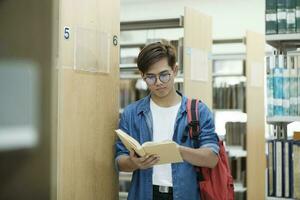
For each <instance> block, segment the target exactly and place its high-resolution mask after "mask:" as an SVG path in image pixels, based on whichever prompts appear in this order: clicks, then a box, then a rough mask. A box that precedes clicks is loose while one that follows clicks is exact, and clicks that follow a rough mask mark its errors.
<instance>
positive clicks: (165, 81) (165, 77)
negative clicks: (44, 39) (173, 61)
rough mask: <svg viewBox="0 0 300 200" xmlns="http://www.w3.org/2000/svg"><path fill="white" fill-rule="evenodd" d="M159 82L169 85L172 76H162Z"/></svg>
mask: <svg viewBox="0 0 300 200" xmlns="http://www.w3.org/2000/svg"><path fill="white" fill-rule="evenodd" d="M159 80H160V81H161V82H163V83H167V82H168V81H169V80H170V74H160V75H159Z"/></svg>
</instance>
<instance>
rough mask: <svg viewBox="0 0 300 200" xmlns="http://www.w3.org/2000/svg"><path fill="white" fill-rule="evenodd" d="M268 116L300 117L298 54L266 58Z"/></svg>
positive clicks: (299, 67)
mask: <svg viewBox="0 0 300 200" xmlns="http://www.w3.org/2000/svg"><path fill="white" fill-rule="evenodd" d="M266 69H267V102H268V103H267V106H268V116H299V115H300V53H299V55H289V54H288V55H283V54H277V55H272V56H268V57H266Z"/></svg>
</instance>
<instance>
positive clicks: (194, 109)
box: [183, 99, 204, 182]
mask: <svg viewBox="0 0 300 200" xmlns="http://www.w3.org/2000/svg"><path fill="white" fill-rule="evenodd" d="M198 107H199V101H198V100H197V99H188V100H187V104H186V110H187V118H188V125H187V129H188V130H187V131H186V132H189V136H190V138H191V139H192V143H193V147H194V148H195V149H197V148H199V147H200V142H199V134H200V131H201V129H200V121H199V117H198ZM183 137H184V136H183ZM195 170H196V172H197V181H198V182H200V181H203V180H204V177H203V174H202V172H201V168H200V167H196V166H195Z"/></svg>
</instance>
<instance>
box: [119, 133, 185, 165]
mask: <svg viewBox="0 0 300 200" xmlns="http://www.w3.org/2000/svg"><path fill="white" fill-rule="evenodd" d="M115 131H116V133H117V135H118V136H119V138H120V140H121V141H122V142H123V144H124V145H125V147H126V148H127V149H128V150H129V151H132V150H133V151H135V153H136V154H137V155H139V156H145V155H154V154H155V155H158V156H159V158H160V160H159V162H158V163H157V165H161V164H166V163H176V162H183V161H182V158H181V155H180V152H179V149H178V147H177V144H176V143H175V142H174V141H169V140H168V141H162V142H145V143H143V144H142V145H140V143H139V142H138V141H136V140H135V139H134V138H133V137H131V136H130V135H128V134H127V133H125V132H124V131H122V130H121V129H118V130H115Z"/></svg>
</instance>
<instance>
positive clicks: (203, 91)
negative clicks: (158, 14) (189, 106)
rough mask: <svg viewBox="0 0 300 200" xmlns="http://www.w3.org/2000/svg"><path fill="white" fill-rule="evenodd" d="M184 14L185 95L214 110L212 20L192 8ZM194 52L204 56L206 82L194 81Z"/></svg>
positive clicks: (186, 9) (187, 9)
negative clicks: (211, 56)
mask: <svg viewBox="0 0 300 200" xmlns="http://www.w3.org/2000/svg"><path fill="white" fill-rule="evenodd" d="M184 13H185V14H184V45H183V46H184V54H183V57H184V58H183V61H184V64H183V65H184V93H185V95H187V96H188V97H190V98H197V99H201V101H203V102H204V103H205V104H206V105H207V106H208V107H209V108H210V109H212V75H211V74H212V61H211V59H209V58H208V56H209V55H210V54H211V49H212V18H211V17H210V16H207V15H204V14H201V13H199V12H197V11H195V10H193V9H191V8H185V10H184ZM196 24H197V26H196ZM194 50H195V51H198V52H202V54H204V56H203V58H204V59H205V61H204V63H206V64H207V71H206V72H203V73H207V74H205V75H206V76H207V79H206V80H204V81H201V80H193V79H192V73H191V71H192V67H193V66H192V65H193V63H192V62H191V59H192V54H193V51H194ZM205 55H206V57H205ZM199 65H200V64H199ZM198 67H199V66H198Z"/></svg>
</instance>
